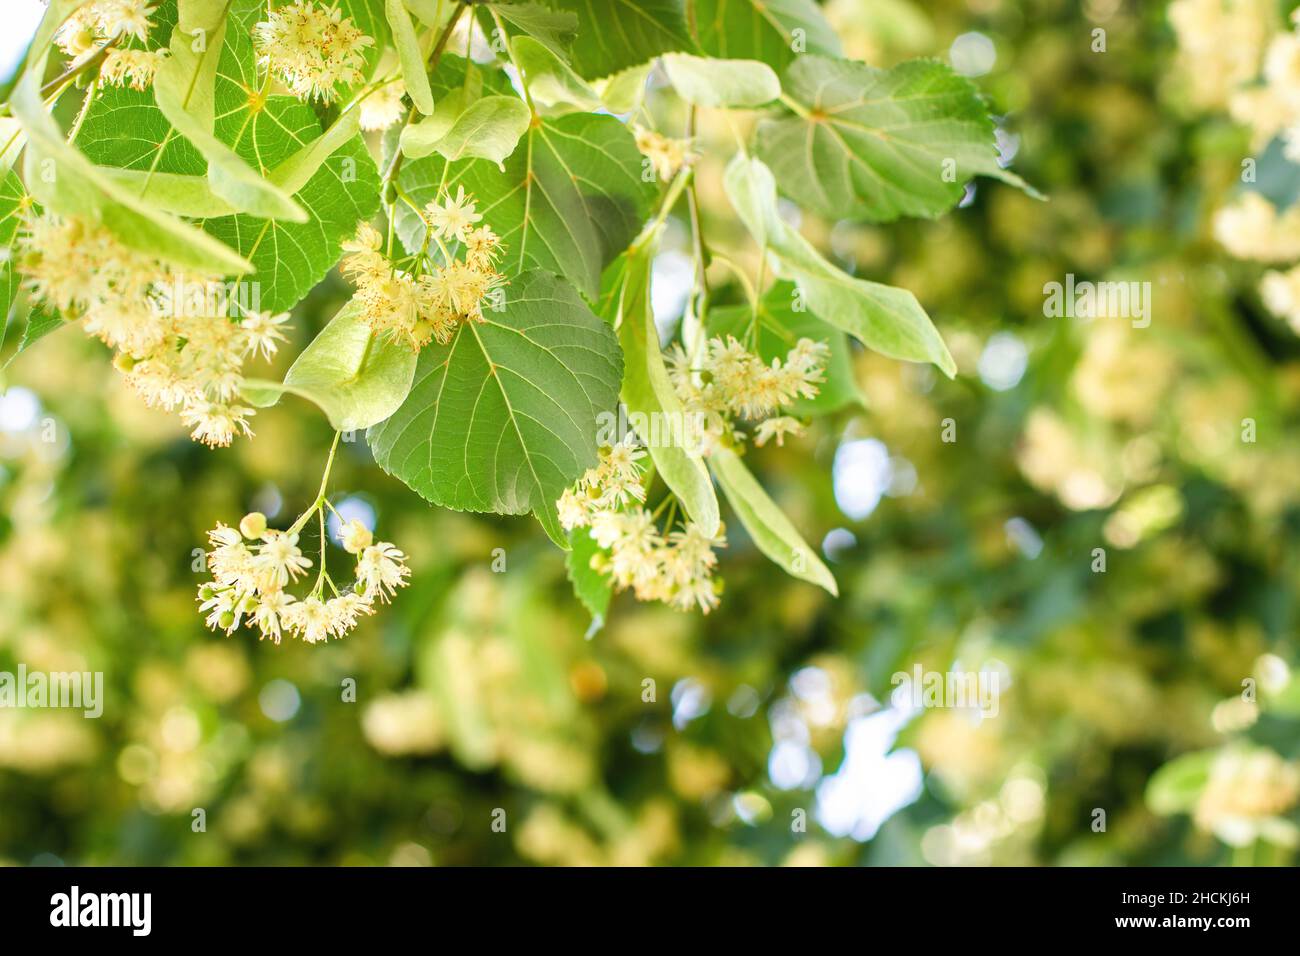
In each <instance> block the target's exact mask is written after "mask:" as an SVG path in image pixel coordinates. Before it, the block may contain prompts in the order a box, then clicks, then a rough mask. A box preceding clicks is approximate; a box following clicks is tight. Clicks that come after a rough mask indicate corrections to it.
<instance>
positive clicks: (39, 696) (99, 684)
mask: <svg viewBox="0 0 1300 956" xmlns="http://www.w3.org/2000/svg"><path fill="white" fill-rule="evenodd" d="M103 690H104V675H103V673H102V672H100V671H94V672H93V673H92V672H91V671H85V672H79V671H72V672H62V671H56V672H53V673H49V674H47V673H45V672H44V671H32V672H31V673H28V671H27V665H26V664H19V665H18V673H17V674H16V675H15V674H13V673H10V672H9V671H0V707H15V708H23V707H41V708H44V707H67V708H73V709H81V710H82V711H83V712H84V714H85V716H86V717H90V718H96V717H99V716H100V715H101V714H103V713H104V699H103Z"/></svg>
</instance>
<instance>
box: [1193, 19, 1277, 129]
mask: <svg viewBox="0 0 1300 956" xmlns="http://www.w3.org/2000/svg"><path fill="white" fill-rule="evenodd" d="M1275 7H1276V4H1274V3H1273V2H1272V0H1175V2H1174V3H1171V4H1170V5H1169V22H1170V24H1171V25H1172V26H1173V28H1174V32H1175V34H1177V36H1178V46H1179V54H1180V56H1179V60H1180V72H1181V74H1182V75H1183V76H1184V77H1185V78H1186V82H1187V83H1188V84H1189V92H1190V94H1191V97H1192V99H1193V100H1194V101H1195V102H1196V103H1198V104H1200V105H1202V106H1207V107H1213V106H1222V105H1224V104H1225V103H1227V102H1228V101H1229V100H1230V99H1232V97H1233V95H1234V92H1235V91H1236V90H1237V88H1238V87H1240V86H1241V85H1242V84H1244V83H1249V82H1250V81H1251V80H1253V79H1255V75H1256V72H1257V70H1258V68H1259V61H1260V56H1261V54H1262V53H1263V51H1264V47H1265V44H1266V43H1267V42H1268V34H1269V31H1270V28H1271V25H1272V23H1273V20H1274V17H1275V13H1274V9H1275Z"/></svg>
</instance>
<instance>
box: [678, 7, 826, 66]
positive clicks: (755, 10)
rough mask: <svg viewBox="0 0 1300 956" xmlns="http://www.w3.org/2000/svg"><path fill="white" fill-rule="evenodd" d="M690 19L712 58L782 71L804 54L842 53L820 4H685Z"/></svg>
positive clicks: (698, 38)
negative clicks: (749, 62)
mask: <svg viewBox="0 0 1300 956" xmlns="http://www.w3.org/2000/svg"><path fill="white" fill-rule="evenodd" d="M686 19H687V22H688V23H689V24H690V25H691V29H692V30H693V31H694V33H695V37H696V39H697V40H699V43H700V48H701V49H702V50H703V51H704V52H705V53H707V54H709V55H710V56H720V57H732V58H737V59H744V60H760V61H762V62H763V63H770V64H771V65H772V66H774V67H776V68H777V69H783V68H784V67H785V66H787V65H788V64H789V63H791V62H793V61H794V60H795V59H797V58H798V57H799V56H801V55H802V54H804V53H819V54H824V55H826V56H839V55H840V53H841V50H840V39H839V37H838V36H836V35H835V30H834V28H833V27H831V25H830V23H828V22H827V20H826V17H824V16H823V15H822V12H821V9H820V8H819V7H818V6H817V4H816V2H815V0H686Z"/></svg>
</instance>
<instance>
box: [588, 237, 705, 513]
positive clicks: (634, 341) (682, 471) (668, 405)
mask: <svg viewBox="0 0 1300 956" xmlns="http://www.w3.org/2000/svg"><path fill="white" fill-rule="evenodd" d="M657 248H658V241H657V236H646V237H643V238H642V239H641V240H640V241H639V243H638V247H637V248H636V249H634V250H632V251H630V252H629V253H627V254H626V255H625V256H623V257H622V259H621V260H620V261H619V262H618V263H617V265H616V266H615V267H614V268H611V270H610V273H611V276H612V281H611V283H610V288H609V289H608V290H607V292H606V294H605V296H603V301H602V307H601V311H602V313H603V314H604V317H605V318H606V319H607V320H608V321H610V322H611V323H613V324H614V325H615V326H616V327H617V328H618V339H619V343H620V344H621V345H622V347H623V362H624V373H623V390H622V396H623V404H624V405H625V406H627V410H628V413H629V416H634V415H640V416H644V420H645V421H648V422H655V421H657V422H658V423H659V427H658V428H657V429H652V431H651V434H649V435H642V436H641V438H642V440H643V441H644V442H646V443H647V447H648V448H649V451H650V457H651V459H652V460H653V461H654V463H655V468H656V469H658V472H659V475H660V477H662V478H663V480H664V483H665V484H667V485H668V487H669V488H671V489H672V491H673V493H674V494H675V495H677V497H678V498H679V499H680V500H681V502H682V506H683V507H684V508H685V509H686V513H687V514H688V515H689V516H690V518H691V520H692V521H694V522H695V523H696V524H698V525H699V526H700V528H701V530H703V532H704V533H705V534H707V535H708V536H709V537H714V536H715V535H716V534H717V533H718V522H719V514H718V498H717V495H716V494H714V491H713V482H712V481H711V480H710V479H709V473H708V470H707V469H706V468H705V467H704V460H703V458H701V456H700V453H699V450H698V449H692V448H689V447H687V446H688V445H689V443H690V441H691V440H692V432H691V430H690V423H689V422H688V421H687V418H686V410H685V409H684V408H683V407H682V403H681V401H680V400H679V399H678V397H677V393H676V391H675V390H674V389H673V385H672V382H671V381H670V380H669V377H668V370H667V369H666V368H665V367H664V358H663V353H662V352H661V351H660V349H659V332H658V330H657V329H656V327H655V320H654V310H653V309H652V307H651V303H650V270H651V266H652V264H653V261H654V254H655V251H656V250H657ZM698 437H699V436H698V435H696V436H695V438H696V440H698Z"/></svg>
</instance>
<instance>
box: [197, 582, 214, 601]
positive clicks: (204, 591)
mask: <svg viewBox="0 0 1300 956" xmlns="http://www.w3.org/2000/svg"><path fill="white" fill-rule="evenodd" d="M216 593H217V592H216V591H215V590H214V589H213V587H212V585H211V584H205V585H203V587H201V588H199V598H200V599H201V600H204V601H211V600H212V598H213V596H214V595H215V594H216Z"/></svg>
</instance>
